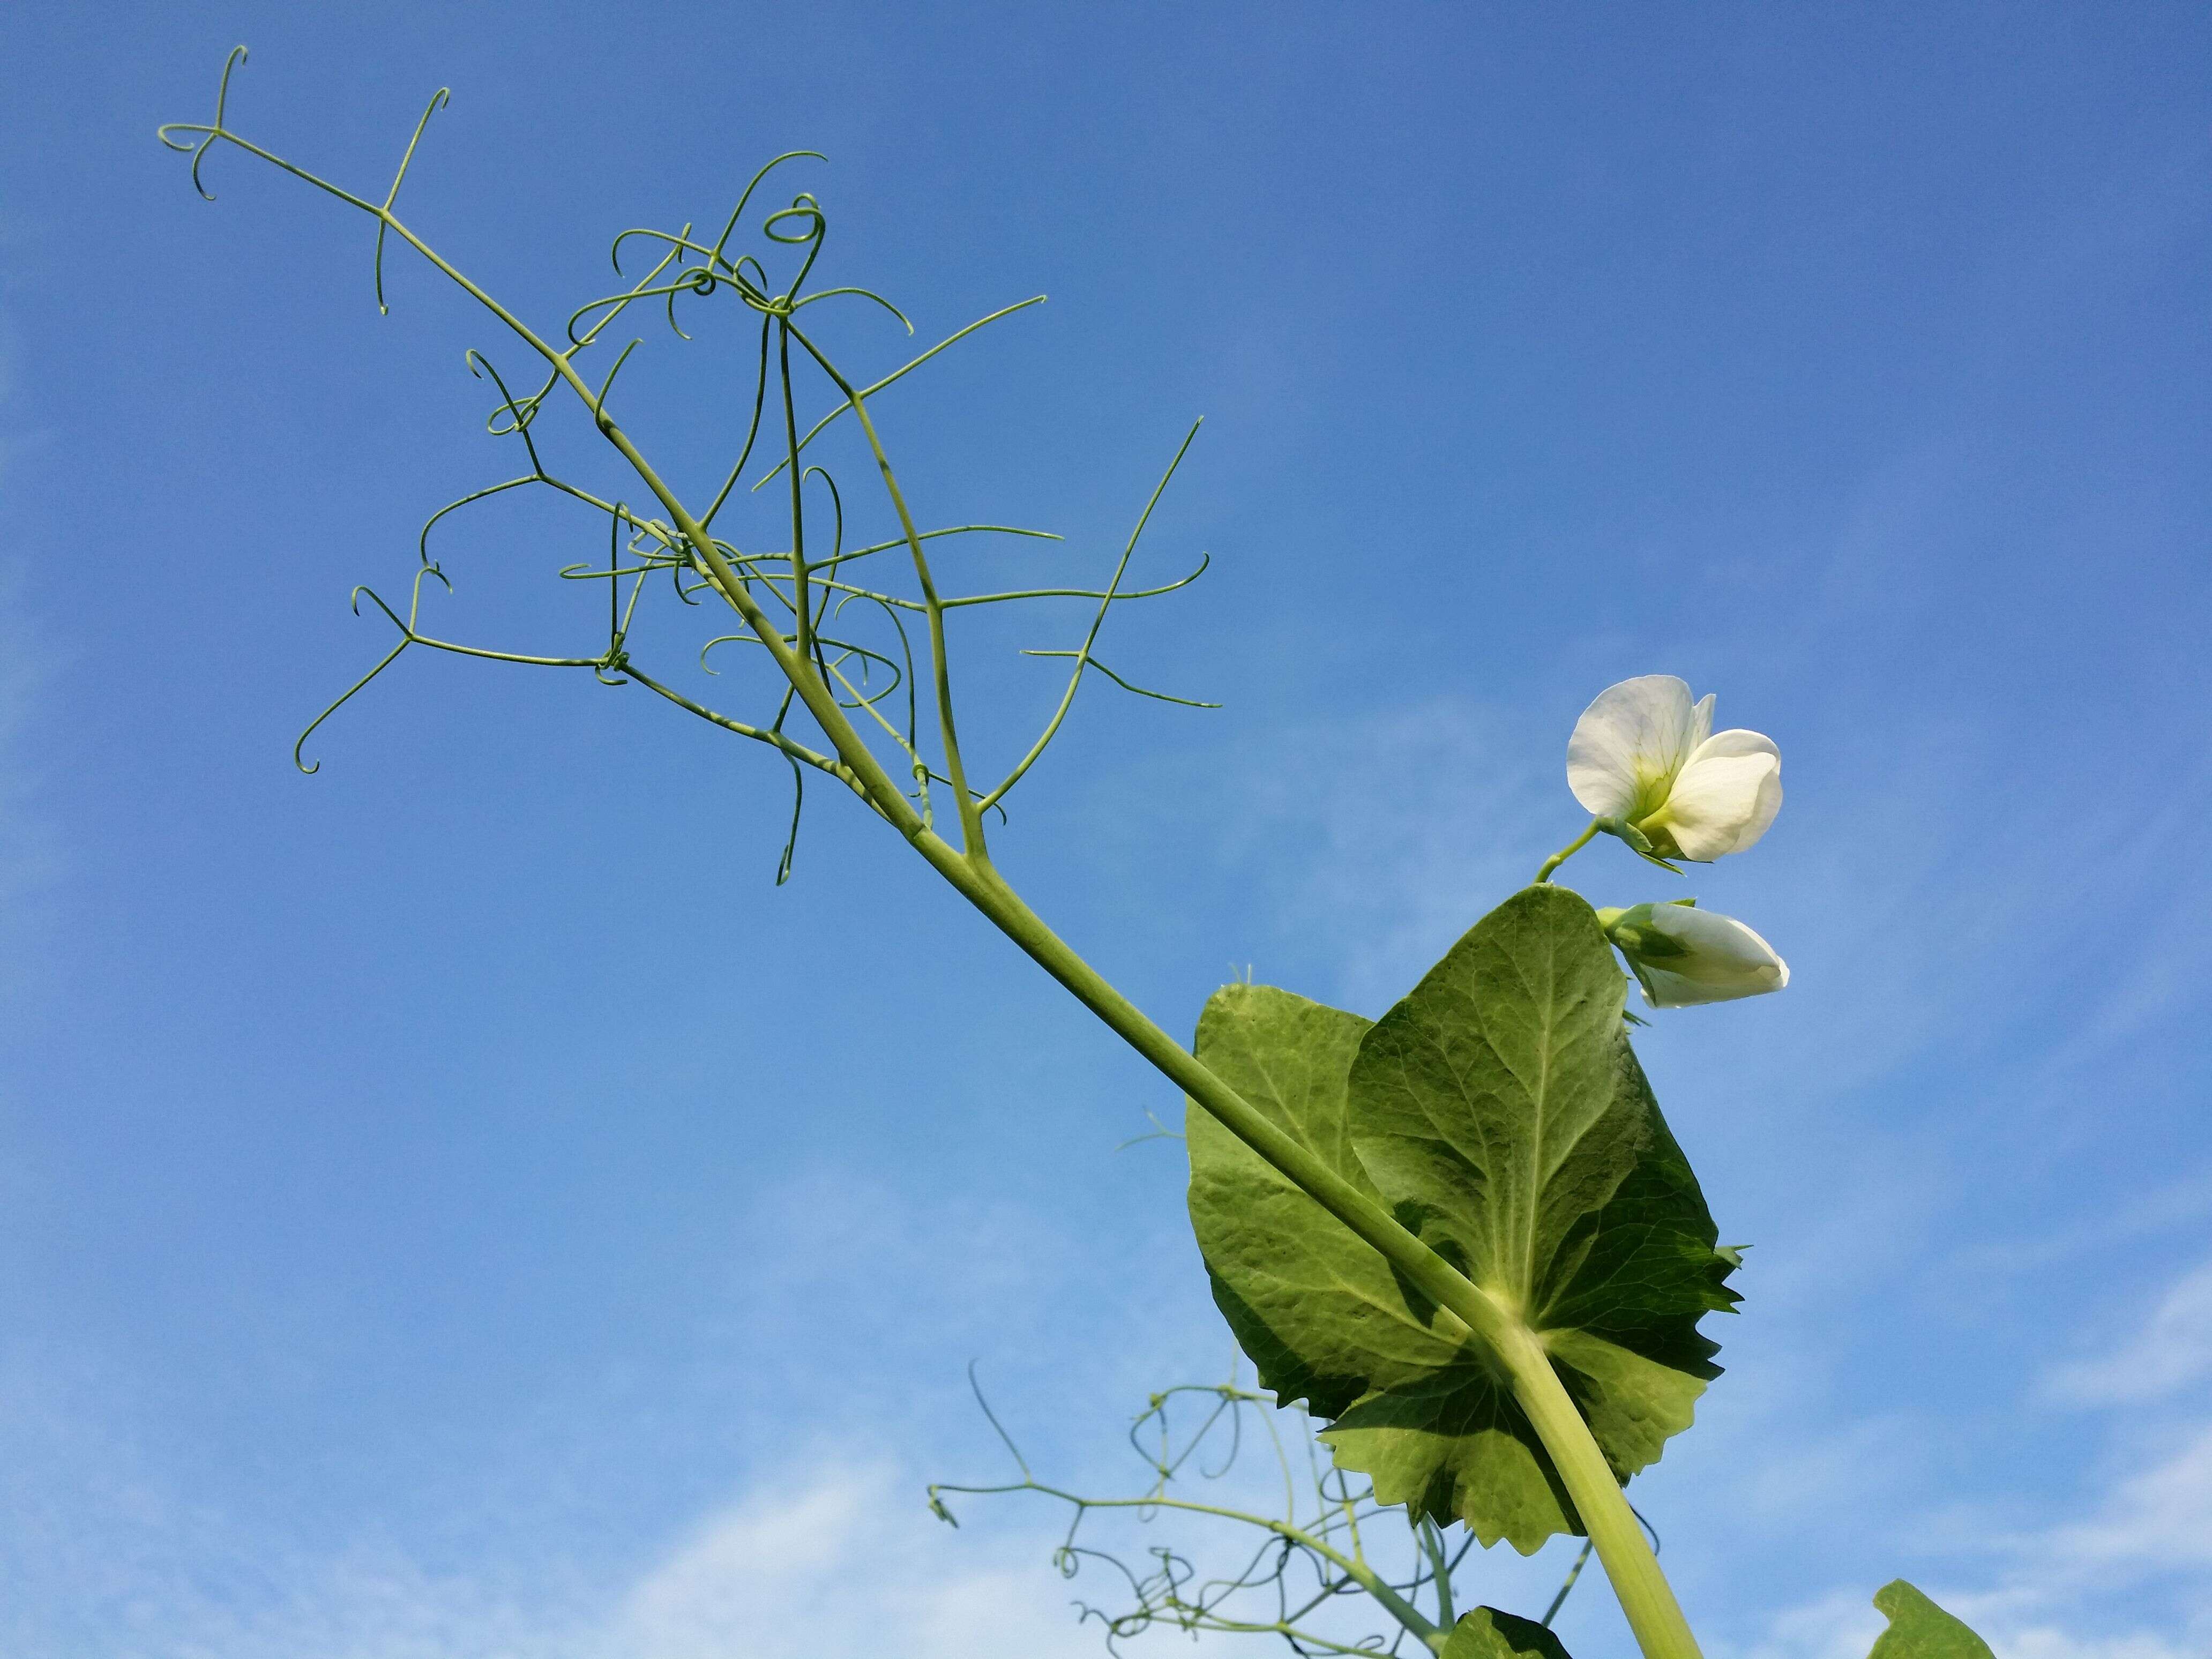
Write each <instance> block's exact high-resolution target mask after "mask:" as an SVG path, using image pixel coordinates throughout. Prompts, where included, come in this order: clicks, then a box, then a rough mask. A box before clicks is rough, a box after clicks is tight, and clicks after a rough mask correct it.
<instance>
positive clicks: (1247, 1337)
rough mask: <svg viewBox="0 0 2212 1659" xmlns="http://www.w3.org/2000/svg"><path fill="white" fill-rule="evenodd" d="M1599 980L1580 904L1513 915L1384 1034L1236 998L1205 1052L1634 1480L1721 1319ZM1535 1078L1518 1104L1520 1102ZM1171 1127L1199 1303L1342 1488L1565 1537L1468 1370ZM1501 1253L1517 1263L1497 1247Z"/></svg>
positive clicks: (1517, 909) (1386, 1286) (1526, 1538)
mask: <svg viewBox="0 0 2212 1659" xmlns="http://www.w3.org/2000/svg"><path fill="white" fill-rule="evenodd" d="M1612 964H1613V958H1612V953H1611V951H1610V950H1609V948H1608V947H1607V944H1606V940H1605V938H1604V935H1603V933H1601V931H1600V930H1599V928H1598V926H1597V921H1596V918H1595V915H1593V914H1592V912H1591V911H1590V908H1589V906H1588V905H1587V904H1585V903H1584V902H1583V900H1582V899H1581V898H1580V897H1579V896H1576V895H1574V894H1572V893H1570V892H1567V891H1566V890H1564V889H1559V888H1551V887H1536V888H1530V889H1528V890H1526V891H1525V892H1523V893H1522V894H1519V895H1517V896H1516V897H1514V898H1513V899H1510V900H1509V901H1507V902H1506V903H1505V904H1504V905H1503V906H1501V907H1499V908H1498V910H1496V911H1494V912H1492V915H1489V916H1487V917H1486V918H1485V919H1484V920H1483V921H1481V922H1480V923H1478V924H1477V925H1476V926H1475V927H1474V929H1473V930H1472V931H1471V932H1470V933H1468V935H1467V937H1466V938H1465V939H1462V940H1461V941H1460V943H1459V944H1458V945H1455V947H1454V948H1453V950H1452V951H1451V953H1450V954H1449V955H1448V956H1447V957H1445V958H1444V960H1443V962H1442V963H1439V964H1438V965H1437V968H1436V969H1434V970H1433V971H1432V972H1431V974H1430V975H1428V976H1427V977H1426V978H1425V979H1424V980H1423V981H1422V982H1421V984H1420V986H1419V987H1416V989H1415V990H1414V992H1413V994H1412V995H1411V996H1409V997H1407V999H1406V1000H1405V1001H1403V1002H1401V1004H1399V1006H1397V1007H1396V1008H1395V1009H1393V1010H1392V1011H1391V1012H1389V1014H1388V1015H1386V1016H1385V1017H1384V1018H1383V1021H1382V1022H1381V1023H1380V1024H1376V1025H1374V1026H1371V1027H1370V1025H1369V1024H1368V1023H1367V1022H1366V1021H1364V1020H1362V1019H1360V1018H1358V1016H1357V1015H1354V1014H1349V1013H1346V1012H1342V1011H1340V1010H1338V1009H1333V1008H1328V1007H1325V1006H1322V1005H1321V1004H1318V1003H1313V1002H1309V1001H1307V1000H1304V998H1300V997H1296V996H1293V995H1291V994H1290V993H1288V992H1285V991H1279V990H1276V989H1273V988H1272V987H1259V986H1245V985H1235V986H1230V987H1225V988H1224V989H1223V990H1222V991H1220V992H1218V993H1217V994H1215V996H1214V998H1213V999H1212V1001H1210V1002H1209V1003H1208V1004H1207V1006H1206V1012H1205V1015H1204V1017H1203V1018H1201V1019H1200V1024H1199V1032H1198V1042H1197V1052H1198V1054H1199V1057H1200V1059H1201V1060H1205V1061H1206V1064H1207V1065H1208V1066H1211V1067H1212V1069H1213V1070H1214V1071H1215V1072H1216V1073H1218V1074H1219V1075H1220V1076H1221V1078H1222V1079H1223V1080H1224V1081H1225V1082H1226V1083H1228V1084H1229V1085H1231V1086H1232V1087H1234V1088H1236V1089H1237V1091H1238V1092H1240V1093H1241V1094H1243V1095H1244V1096H1245V1097H1246V1098H1247V1099H1249V1100H1250V1101H1251V1102H1252V1103H1253V1104H1254V1105H1255V1107H1257V1108H1258V1109H1260V1110H1261V1111H1262V1112H1264V1113H1266V1114H1267V1115H1268V1116H1269V1117H1271V1118H1273V1120H1274V1121H1276V1122H1277V1123H1278V1124H1279V1125H1280V1126H1281V1127H1284V1128H1285V1129H1286V1130H1287V1131H1289V1132H1290V1133H1291V1134H1293V1135H1294V1136H1296V1137H1297V1139H1299V1140H1301V1141H1302V1142H1304V1144H1305V1145H1306V1146H1308V1147H1310V1149H1311V1150H1313V1151H1314V1152H1316V1154H1317V1155H1318V1156H1320V1157H1321V1158H1323V1159H1324V1160H1325V1161H1326V1162H1328V1164H1329V1165H1330V1166H1331V1167H1332V1168H1333V1169H1334V1170H1337V1171H1338V1172H1339V1173H1340V1174H1341V1175H1342V1176H1344V1177H1345V1178H1346V1180H1348V1181H1350V1182H1352V1184H1353V1185H1355V1186H1356V1187H1358V1188H1359V1189H1360V1190H1361V1191H1362V1192H1364V1193H1365V1194H1369V1195H1370V1196H1373V1197H1376V1198H1377V1199H1378V1200H1380V1201H1382V1202H1383V1203H1384V1204H1385V1205H1386V1206H1389V1207H1390V1208H1391V1209H1392V1210H1393V1211H1394V1212H1395V1213H1396V1215H1397V1217H1398V1219H1399V1220H1400V1221H1401V1223H1402V1224H1403V1225H1406V1226H1407V1227H1408V1228H1409V1229H1411V1230H1413V1231H1416V1232H1417V1233H1419V1235H1420V1236H1421V1237H1423V1238H1424V1239H1425V1240H1426V1241H1427V1242H1428V1243H1430V1244H1431V1245H1432V1246H1433V1247H1434V1248H1436V1249H1437V1250H1438V1251H1439V1252H1440V1253H1441V1254H1443V1255H1444V1256H1446V1258H1447V1259H1449V1260H1450V1261H1454V1262H1455V1264H1456V1265H1458V1266H1460V1267H1462V1269H1463V1270H1464V1271H1466V1272H1467V1273H1468V1274H1469V1276H1470V1277H1472V1278H1474V1279H1475V1280H1476V1282H1477V1283H1478V1284H1480V1285H1482V1286H1483V1287H1484V1288H1485V1289H1486V1290H1488V1291H1491V1292H1492V1295H1493V1296H1494V1297H1497V1298H1498V1300H1499V1301H1500V1302H1501V1304H1503V1305H1504V1306H1506V1307H1508V1308H1509V1309H1516V1310H1523V1312H1524V1315H1525V1316H1526V1317H1527V1319H1528V1322H1529V1325H1530V1328H1532V1329H1534V1330H1535V1331H1536V1332H1538V1333H1539V1334H1541V1338H1542V1340H1543V1341H1544V1342H1545V1344H1546V1346H1547V1348H1548V1349H1549V1350H1550V1352H1551V1354H1552V1357H1553V1364H1554V1365H1555V1366H1556V1367H1557V1369H1558V1370H1559V1374H1560V1376H1561V1379H1562V1381H1563V1382H1564V1383H1565V1385H1566V1387H1567V1389H1568V1391H1569V1393H1570V1394H1571V1395H1573V1396H1574V1398H1575V1399H1576V1401H1577V1403H1578V1404H1579V1405H1580V1406H1581V1407H1582V1409H1583V1414H1584V1416H1585V1418H1586V1419H1588V1420H1589V1424H1590V1426H1591V1430H1592V1432H1593V1433H1594V1435H1595V1437H1596V1439H1597V1441H1598V1443H1599V1445H1600V1447H1601V1449H1602V1450H1603V1452H1604V1454H1605V1455H1606V1458H1607V1462H1609V1463H1610V1464H1611V1465H1612V1467H1613V1471H1614V1473H1615V1474H1616V1475H1618V1476H1619V1477H1620V1478H1621V1479H1623V1480H1626V1478H1627V1477H1628V1476H1629V1475H1631V1474H1633V1473H1634V1472H1635V1471H1637V1470H1638V1469H1640V1468H1644V1467H1645V1466H1647V1465H1648V1464H1650V1462H1653V1461H1654V1460H1655V1459H1656V1457H1657V1456H1658V1455H1659V1453H1660V1450H1661V1449H1662V1446H1663V1444H1664V1443H1665V1441H1666V1439H1667V1437H1668V1436H1669V1435H1672V1434H1674V1433H1675V1432H1678V1431H1680V1430H1681V1429H1682V1428H1685V1427H1686V1426H1687V1425H1688V1424H1689V1421H1690V1416H1691V1409H1692V1404H1693V1402H1694V1401H1695V1400H1696V1398H1697V1396H1698V1395H1699V1393H1701V1392H1702V1391H1703V1389H1704V1387H1705V1383H1706V1381H1707V1380H1709V1379H1710V1378H1711V1377H1712V1376H1715V1375H1717V1368H1715V1367H1714V1366H1713V1365H1712V1364H1711V1355H1712V1353H1713V1352H1714V1346H1713V1344H1711V1342H1710V1341H1707V1340H1705V1338H1704V1337H1702V1336H1700V1335H1699V1334H1698V1331H1697V1328H1696V1327H1697V1322H1698V1320H1699V1317H1700V1316H1702V1315H1704V1314H1705V1313H1706V1312H1709V1311H1711V1310H1715V1309H1720V1308H1726V1307H1729V1305H1731V1304H1733V1303H1734V1302H1735V1294H1734V1292H1732V1291H1729V1290H1728V1289H1727V1288H1726V1285H1725V1284H1724V1282H1723V1281H1724V1280H1725V1279H1726V1277H1727V1275H1728V1273H1729V1271H1730V1268H1731V1267H1732V1266H1733V1264H1732V1263H1731V1262H1730V1261H1729V1260H1728V1259H1727V1258H1725V1257H1724V1256H1723V1255H1721V1254H1720V1253H1719V1251H1718V1250H1717V1248H1716V1245H1717V1235H1716V1234H1715V1231H1714V1229H1713V1225H1712V1221H1711V1217H1710V1216H1709V1215H1708V1214H1707V1213H1706V1211H1705V1203H1704V1200H1703V1198H1702V1196H1701V1195H1700V1194H1699V1191H1698V1187H1697V1182H1696V1179H1695V1177H1694V1176H1692V1174H1691V1173H1690V1170H1689V1166H1688V1164H1687V1163H1686V1160H1685V1159H1684V1158H1683V1157H1682V1154H1681V1151H1680V1148H1679V1147H1678V1146H1676V1145H1675V1144H1674V1139H1673V1137H1672V1136H1671V1135H1670V1134H1669V1133H1668V1131H1667V1127H1666V1124H1665V1121H1664V1120H1663V1119H1662V1117H1661V1116H1660V1115H1659V1112H1658V1109H1657V1107H1656V1103H1654V1102H1653V1101H1652V1099H1651V1094H1650V1088H1649V1086H1648V1085H1647V1084H1646V1083H1645V1082H1644V1074H1643V1072H1642V1070H1641V1069H1640V1068H1639V1067H1638V1066H1637V1064H1636V1060H1635V1056H1634V1055H1633V1054H1632V1052H1631V1051H1630V1049H1629V1048H1628V1044H1627V1042H1626V1034H1625V1030H1624V1027H1623V1024H1622V1018H1621V1017H1622V1013H1623V1012H1624V1010H1623V994H1624V991H1625V988H1626V982H1625V981H1623V979H1622V978H1621V975H1620V970H1619V969H1616V968H1614V967H1613V965H1612ZM1532 1042H1533V1043H1534V1048H1533V1049H1532V1048H1530V1044H1531V1043H1532ZM1535 1078H1541V1079H1545V1081H1544V1082H1543V1083H1542V1084H1541V1086H1539V1087H1537V1088H1536V1089H1534V1091H1533V1092H1532V1091H1531V1090H1530V1089H1529V1088H1528V1087H1527V1086H1525V1085H1522V1084H1520V1083H1519V1082H1518V1081H1517V1079H1535ZM1188 1124H1189V1129H1188V1144H1189V1150H1190V1157H1191V1189H1190V1208H1191V1219H1192V1225H1193V1227H1194V1230H1195V1231H1196V1232H1197V1235H1198V1241H1199V1245H1200V1250H1201V1251H1202V1253H1203V1254H1204V1255H1205V1257H1206V1264H1207V1267H1208V1268H1209V1270H1210V1272H1211V1273H1212V1278H1213V1283H1214V1295H1215V1299H1216V1301H1217V1303H1218V1304H1219V1306H1220V1308H1221V1310H1222V1312H1223V1313H1224V1315H1225V1316H1226V1317H1227V1318H1228V1320H1229V1323H1230V1326H1231V1329H1232V1330H1233V1331H1234V1332H1235V1333H1236V1334H1237V1340H1239V1342H1240V1343H1242V1344H1243V1347H1244V1351H1245V1352H1246V1353H1247V1354H1248V1355H1249V1356H1250V1357H1251V1358H1252V1360H1253V1362H1254V1364H1255V1365H1256V1366H1257V1368H1258V1370H1259V1372H1260V1380H1261V1384H1262V1385H1263V1386H1264V1387H1267V1388H1268V1389H1273V1390H1274V1392H1275V1394H1276V1395H1277V1397H1278V1398H1279V1399H1280V1400H1282V1401H1285V1403H1287V1402H1290V1401H1296V1400H1300V1399H1303V1400H1304V1401H1307V1402H1308V1404H1309V1406H1310V1408H1311V1409H1312V1410H1313V1411H1314V1413H1316V1415H1318V1416H1321V1417H1323V1418H1329V1419H1334V1422H1333V1423H1332V1425H1331V1426H1330V1427H1329V1428H1328V1430H1327V1431H1325V1433H1324V1434H1323V1439H1324V1440H1325V1441H1327V1442H1328V1444H1329V1446H1330V1448H1331V1449H1332V1451H1333V1452H1334V1455H1335V1458H1336V1461H1337V1463H1338V1465H1339V1466H1340V1468H1346V1469H1348V1470H1352V1471H1355V1472H1358V1473H1361V1474H1366V1475H1368V1476H1369V1478H1370V1480H1372V1481H1373V1482H1374V1485H1375V1488H1376V1496H1377V1497H1378V1498H1380V1500H1381V1501H1383V1502H1384V1503H1387V1504H1399V1503H1403V1504H1407V1505H1409V1507H1410V1509H1411V1510H1412V1512H1413V1514H1414V1515H1416V1516H1420V1515H1426V1516H1430V1517H1431V1518H1433V1519H1435V1520H1436V1521H1437V1522H1439V1523H1442V1524H1449V1523H1450V1522H1454V1521H1464V1522H1466V1523H1467V1524H1468V1527H1469V1528H1470V1529H1471V1530H1472V1531H1474V1534H1475V1535H1476V1536H1477V1537H1478V1538H1480V1540H1481V1541H1482V1542H1483V1543H1484V1544H1486V1545H1489V1544H1492V1543H1495V1542H1497V1541H1498V1540H1500V1539H1504V1540H1507V1541H1510V1542H1511V1543H1512V1544H1513V1545H1514V1547H1516V1549H1518V1550H1520V1551H1522V1553H1530V1552H1533V1551H1534V1550H1535V1549H1536V1548H1538V1547H1541V1545H1542V1543H1543V1542H1544V1541H1545V1540H1546V1539H1547V1538H1549V1537H1551V1536H1552V1535H1553V1534H1557V1533H1560V1532H1572V1531H1579V1530H1580V1523H1579V1521H1578V1519H1577V1517H1576V1516H1575V1514H1574V1511H1573V1506H1572V1504H1571V1502H1570V1501H1569V1499H1568V1498H1567V1496H1566V1494H1565V1491H1564V1490H1563V1489H1562V1488H1561V1486H1560V1484H1559V1479H1558V1476H1557V1474H1555V1472H1554V1471H1553V1468H1552V1465H1551V1461H1550V1459H1549V1457H1548V1456H1547V1455H1546V1454H1545V1452H1544V1450H1543V1449H1542V1446H1541V1443H1540V1442H1539V1441H1538V1439H1537V1437H1536V1435H1535V1432H1534V1429H1533V1428H1532V1427H1531V1425H1529V1423H1528V1419H1526V1417H1525V1416H1524V1415H1523V1414H1522V1412H1521V1410H1520V1407H1519V1406H1518V1405H1517V1403H1516V1401H1515V1400H1514V1398H1513V1395H1512V1392H1511V1389H1510V1386H1509V1384H1508V1383H1507V1382H1506V1380H1505V1377H1504V1375H1503V1372H1502V1370H1501V1369H1500V1368H1499V1367H1498V1365H1497V1364H1495V1363H1494V1361H1493V1359H1492V1356H1491V1355H1490V1353H1489V1351H1488V1350H1487V1348H1486V1346H1484V1345H1483V1344H1482V1343H1480V1341H1478V1340H1475V1339H1474V1336H1473V1335H1472V1334H1471V1333H1470V1332H1469V1331H1468V1329H1467V1328H1466V1327H1465V1326H1463V1325H1462V1323H1461V1322H1459V1320H1458V1319H1457V1318H1456V1317H1455V1316H1452V1315H1451V1314H1449V1313H1448V1312H1445V1311H1443V1310H1440V1309H1438V1308H1437V1307H1436V1306H1434V1305H1433V1304H1431V1303H1429V1302H1428V1300H1427V1299H1426V1298H1425V1297H1423V1296H1421V1295H1420V1294H1419V1292H1418V1291H1413V1290H1412V1289H1411V1287H1409V1286H1407V1285H1403V1284H1401V1282H1400V1281H1399V1280H1398V1279H1396V1278H1395V1275H1394V1274H1393V1273H1392V1272H1391V1270H1390V1268H1389V1266H1388V1264H1387V1263H1385V1262H1384V1261H1383V1258H1382V1257H1381V1256H1380V1255H1378V1254H1376V1252H1375V1251H1374V1250H1373V1249H1370V1248H1369V1247H1368V1246H1367V1245H1365V1244H1364V1243H1361V1242H1359V1241H1358V1239H1357V1238H1355V1237H1353V1236H1352V1234H1351V1233H1350V1232H1349V1231H1347V1230H1346V1229H1345V1228H1344V1227H1343V1226H1342V1225H1340V1224H1339V1223H1338V1222H1337V1221H1336V1220H1335V1219H1334V1218H1333V1217H1331V1216H1329V1215H1328V1213H1327V1212H1324V1211H1322V1209H1321V1207H1320V1206H1318V1205H1316V1204H1315V1203H1314V1202H1313V1201H1312V1200H1310V1199H1308V1198H1307V1197H1306V1196H1305V1195H1304V1194H1303V1193H1301V1192H1299V1191H1298V1190H1297V1188H1294V1187H1292V1186H1291V1184H1290V1182H1288V1181H1286V1180H1285V1179H1284V1178H1283V1177H1282V1176H1279V1175H1278V1174H1276V1173H1275V1171H1274V1170H1273V1169H1272V1168H1271V1167H1269V1166H1268V1165H1267V1164H1264V1163H1263V1162H1262V1161H1261V1159H1260V1158H1259V1157H1258V1155H1257V1154H1256V1153H1254V1152H1251V1151H1250V1150H1249V1149H1248V1148H1247V1147H1245V1146H1243V1143H1242V1142H1241V1141H1238V1140H1237V1139H1235V1138H1234V1137H1232V1136H1231V1135H1230V1134H1229V1133H1228V1132H1227V1131H1226V1130H1224V1129H1222V1128H1220V1127H1218V1125H1217V1124H1216V1123H1215V1122H1214V1121H1213V1120H1212V1117H1211V1116H1209V1115H1207V1114H1206V1113H1205V1112H1203V1111H1202V1110H1200V1109H1199V1108H1197V1107H1196V1106H1195V1105H1193V1106H1192V1107H1191V1108H1190V1109H1189V1112H1188ZM1501 1228H1503V1229H1504V1231H1500V1230H1501ZM1508 1233H1510V1234H1513V1235H1514V1236H1515V1237H1518V1238H1519V1239H1520V1241H1521V1244H1522V1246H1525V1247H1526V1248H1518V1247H1516V1249H1504V1248H1501V1241H1502V1240H1503V1239H1504V1237H1505V1235H1506V1234H1508Z"/></svg>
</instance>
